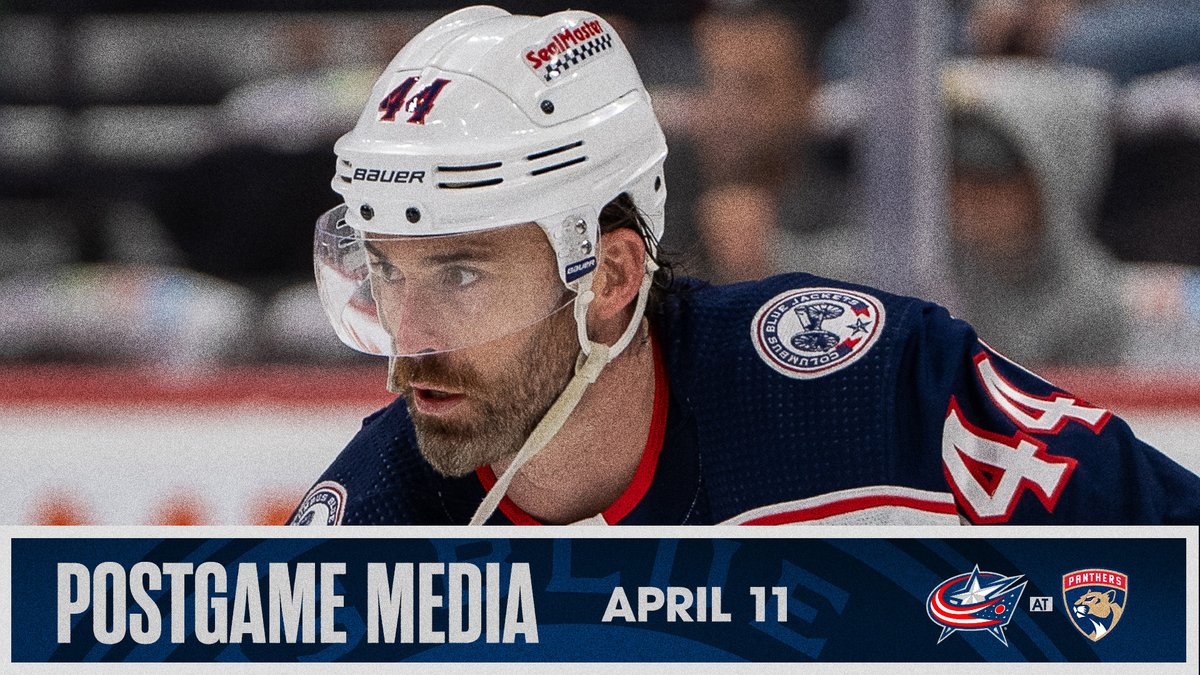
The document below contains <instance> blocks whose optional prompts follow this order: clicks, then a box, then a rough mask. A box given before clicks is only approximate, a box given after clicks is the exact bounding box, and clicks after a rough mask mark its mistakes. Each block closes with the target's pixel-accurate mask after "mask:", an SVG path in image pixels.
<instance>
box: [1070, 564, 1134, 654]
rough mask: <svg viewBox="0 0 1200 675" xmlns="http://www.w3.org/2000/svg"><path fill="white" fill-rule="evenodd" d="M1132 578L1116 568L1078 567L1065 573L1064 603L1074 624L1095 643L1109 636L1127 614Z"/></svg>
mask: <svg viewBox="0 0 1200 675" xmlns="http://www.w3.org/2000/svg"><path fill="white" fill-rule="evenodd" d="M1128 598H1129V577H1128V576H1126V575H1125V574H1122V573H1121V572H1114V571H1112V570H1076V571H1074V572H1068V573H1066V574H1064V575H1063V606H1064V608H1065V609H1066V610H1067V614H1068V615H1069V616H1070V617H1071V623H1073V624H1075V627H1076V628H1078V629H1079V632H1080V633H1083V634H1084V636H1085V637H1087V639H1089V640H1091V641H1092V642H1099V641H1100V638H1102V637H1104V636H1106V635H1108V634H1109V633H1111V632H1112V631H1113V629H1114V628H1116V627H1117V622H1118V621H1120V620H1121V615H1122V614H1124V613H1125V601H1126V600H1127V599H1128Z"/></svg>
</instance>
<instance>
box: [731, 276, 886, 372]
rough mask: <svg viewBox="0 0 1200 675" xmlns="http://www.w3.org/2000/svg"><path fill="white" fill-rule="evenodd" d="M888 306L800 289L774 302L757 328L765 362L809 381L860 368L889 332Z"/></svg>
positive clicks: (757, 318) (849, 294)
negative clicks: (857, 363) (886, 321)
mask: <svg viewBox="0 0 1200 675" xmlns="http://www.w3.org/2000/svg"><path fill="white" fill-rule="evenodd" d="M883 319H884V317H883V305H882V303H880V302H879V300H877V299H875V298H873V297H871V296H870V295H867V294H866V293H859V292H857V291H848V290H843V289H838V288H798V289H795V290H791V291H785V292H783V293H780V294H779V295H777V296H775V297H773V298H771V299H770V300H768V301H767V303H766V304H765V305H763V306H762V307H761V308H759V310H758V313H756V314H755V315H754V321H753V322H752V324H751V339H752V340H753V341H754V349H755V350H756V351H758V355H759V357H760V358H762V360H763V362H764V363H766V364H767V365H768V366H770V367H771V368H774V369H775V370H776V371H777V372H779V373H781V374H783V375H787V376H788V377H791V378H795V379H800V380H808V379H813V378H817V377H821V376H824V375H828V374H829V373H832V372H834V371H836V370H840V369H842V368H845V367H846V366H848V365H850V364H851V363H854V362H855V361H856V360H858V359H859V358H860V357H862V355H863V354H866V353H867V350H869V349H870V348H871V345H873V344H875V341H876V339H878V337H879V335H880V333H882V332H883Z"/></svg>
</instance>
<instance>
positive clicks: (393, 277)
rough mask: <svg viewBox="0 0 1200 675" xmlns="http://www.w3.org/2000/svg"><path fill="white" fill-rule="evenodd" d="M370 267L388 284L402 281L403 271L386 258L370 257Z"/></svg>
mask: <svg viewBox="0 0 1200 675" xmlns="http://www.w3.org/2000/svg"><path fill="white" fill-rule="evenodd" d="M371 267H372V268H373V269H374V271H375V274H376V275H377V276H379V277H380V278H381V279H383V280H384V281H386V282H388V283H389V284H395V283H399V282H402V281H404V273H403V272H401V271H400V268H399V267H396V266H395V265H393V264H391V263H390V262H388V261H386V260H382V259H379V258H372V260H371Z"/></svg>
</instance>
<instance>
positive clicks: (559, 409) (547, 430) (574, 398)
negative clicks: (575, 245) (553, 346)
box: [389, 258, 658, 525]
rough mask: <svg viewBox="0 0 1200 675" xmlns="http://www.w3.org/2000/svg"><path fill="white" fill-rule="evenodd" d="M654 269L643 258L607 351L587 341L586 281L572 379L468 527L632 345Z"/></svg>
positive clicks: (578, 306) (492, 506) (483, 516)
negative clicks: (638, 280)
mask: <svg viewBox="0 0 1200 675" xmlns="http://www.w3.org/2000/svg"><path fill="white" fill-rule="evenodd" d="M657 269H658V266H657V265H656V264H655V263H654V262H653V261H652V260H651V259H649V258H647V259H646V274H645V275H644V276H643V277H642V285H641V287H640V288H639V289H638V297H637V305H636V306H635V307H634V311H633V316H632V317H631V318H630V320H629V325H628V326H626V327H625V332H624V333H622V334H621V337H620V338H619V339H618V340H617V341H616V342H615V343H613V345H612V346H611V347H610V346H608V345H606V344H603V343H600V342H593V341H592V340H591V339H590V338H588V334H587V310H588V306H589V305H590V304H591V302H592V300H593V299H595V297H596V296H595V294H594V293H593V292H592V289H591V277H590V276H589V277H588V281H587V287H586V288H585V289H584V290H583V291H582V292H581V293H580V294H579V295H578V296H576V298H575V326H576V328H577V330H578V336H579V346H580V349H581V350H582V351H581V352H580V354H579V358H578V359H576V361H575V375H574V377H572V378H571V381H570V382H568V383H567V386H566V388H565V389H563V391H562V393H561V394H559V395H558V398H557V399H555V401H554V404H553V405H551V406H550V409H549V410H547V411H546V414H545V415H544V416H543V417H542V420H541V421H540V422H538V424H537V426H536V427H534V429H533V433H531V434H529V438H527V439H526V440H525V444H524V445H522V446H521V449H520V450H518V451H517V454H516V456H515V457H513V460H512V462H511V463H510V464H509V465H508V468H507V469H505V470H504V473H503V474H501V475H500V477H499V478H498V479H496V484H495V485H494V486H492V489H491V490H490V491H488V493H487V496H486V497H484V498H483V501H482V502H480V504H479V508H477V509H475V515H474V516H472V517H471V522H470V523H469V524H470V525H482V524H484V523H485V522H487V519H488V518H491V517H492V514H493V513H494V512H495V511H496V507H497V506H499V505H500V500H501V499H503V498H504V495H505V493H507V492H508V487H509V485H510V484H512V481H513V479H514V478H516V476H517V472H518V471H520V470H521V467H522V466H524V465H525V463H526V462H528V461H529V460H531V459H533V458H534V456H535V455H537V453H539V452H541V451H542V449H543V448H545V447H546V446H547V445H548V444H549V443H550V441H551V440H552V439H553V438H554V435H555V434H557V433H558V431H559V429H562V426H563V424H565V423H566V421H567V418H568V417H570V416H571V413H572V412H574V410H575V407H576V406H577V405H579V401H580V400H581V399H582V398H583V394H584V392H585V391H587V388H588V385H590V384H592V383H594V382H595V381H596V379H597V378H599V377H600V372H601V371H602V370H604V366H606V365H608V364H609V363H611V362H612V360H613V359H615V358H617V356H619V355H620V354H621V352H623V351H624V350H625V348H626V347H628V346H629V343H630V342H632V341H633V336H634V335H635V334H636V333H637V329H638V326H639V325H641V322H642V315H643V314H644V313H645V311H646V299H647V298H648V297H649V295H650V284H651V283H652V282H653V281H654V272H655V270H657ZM389 382H390V378H389Z"/></svg>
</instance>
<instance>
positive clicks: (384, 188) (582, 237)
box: [314, 6, 667, 356]
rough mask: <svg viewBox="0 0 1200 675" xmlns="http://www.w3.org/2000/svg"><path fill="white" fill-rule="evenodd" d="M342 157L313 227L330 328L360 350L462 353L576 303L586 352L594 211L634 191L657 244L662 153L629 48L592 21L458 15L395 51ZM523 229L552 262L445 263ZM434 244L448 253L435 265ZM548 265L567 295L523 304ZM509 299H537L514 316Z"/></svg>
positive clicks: (569, 16) (479, 10) (556, 291)
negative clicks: (334, 195) (463, 249)
mask: <svg viewBox="0 0 1200 675" xmlns="http://www.w3.org/2000/svg"><path fill="white" fill-rule="evenodd" d="M335 151H336V153H337V172H336V175H335V176H334V178H333V188H334V190H335V191H337V192H338V193H339V194H341V195H342V197H343V199H344V201H345V203H344V204H343V205H342V206H339V207H337V208H335V209H333V210H331V211H329V212H327V213H326V214H325V215H323V216H322V217H321V219H320V220H319V221H318V222H317V229H316V235H315V250H314V257H315V268H316V276H317V282H318V288H319V292H320V296H321V300H322V304H323V306H324V308H325V311H326V313H327V314H328V316H329V318H330V321H331V322H332V324H333V326H334V328H335V330H336V331H337V334H338V336H339V337H340V338H341V339H342V341H343V342H345V343H346V344H347V345H349V346H351V347H353V348H355V349H357V350H359V351H363V352H367V353H372V354H380V355H386V356H411V355H416V354H426V353H437V352H445V351H450V350H454V349H459V348H463V347H470V346H474V345H477V344H481V343H483V342H486V341H488V340H491V339H495V338H499V337H503V336H504V335H508V334H511V333H514V332H516V331H518V330H520V329H522V328H525V327H528V326H530V325H532V324H533V323H536V322H537V321H540V320H542V319H544V318H546V317H547V316H549V315H550V314H552V313H554V312H555V311H558V310H560V309H562V308H564V307H565V306H566V305H567V304H569V303H571V302H572V301H573V300H576V318H577V321H579V322H580V331H579V332H580V339H581V343H584V344H583V349H584V351H585V352H587V351H588V345H587V344H586V336H585V329H584V327H583V326H582V323H583V317H584V316H586V314H585V313H586V305H587V301H588V299H590V295H591V294H590V292H589V290H588V289H589V288H590V285H591V279H592V271H593V270H594V269H595V267H596V264H597V260H598V257H597V256H598V253H599V251H598V246H599V243H600V238H599V232H598V222H597V221H598V217H599V213H600V210H601V209H602V208H603V207H604V206H605V205H606V204H607V203H609V201H611V200H612V199H614V198H615V197H617V196H618V195H620V194H621V193H628V194H629V196H630V197H632V199H633V202H634V204H635V205H636V206H637V207H638V209H639V210H640V211H641V212H642V213H643V214H644V215H645V217H646V220H647V224H648V225H649V227H650V230H651V234H652V235H653V237H654V239H655V240H657V239H658V237H660V236H661V235H662V228H663V202H664V200H665V197H666V187H665V185H664V183H663V178H662V163H663V160H664V158H665V157H666V153H667V148H666V142H665V140H664V138H663V134H662V130H661V129H660V128H659V124H658V120H657V119H656V118H655V116H654V111H653V110H652V109H651V106H650V98H649V95H648V94H647V93H646V89H645V87H644V86H643V85H642V82H641V78H640V77H639V76H638V73H637V70H636V68H635V67H634V64H633V60H632V59H631V58H630V56H629V53H628V52H627V50H626V49H625V46H624V44H623V43H622V42H621V39H620V37H618V36H617V34H616V32H615V31H614V30H613V29H612V27H611V26H610V25H609V24H608V23H607V22H606V21H605V20H604V19H602V18H600V17H598V16H596V15H594V14H591V13H588V12H582V11H565V12H559V13H556V14H552V15H550V16H546V17H541V18H538V17H529V16H514V15H511V14H509V13H508V12H505V11H503V10H501V9H498V8H495V7H483V6H481V7H469V8H466V9H462V10H459V11H457V12H453V13H451V14H448V15H447V16H445V17H443V18H441V19H440V20H438V21H436V22H434V23H433V24H432V25H430V26H429V27H428V28H426V29H425V30H423V31H422V32H421V33H419V34H418V35H417V36H416V37H414V38H413V39H412V40H411V41H410V42H409V43H408V44H407V45H406V46H405V47H404V48H403V49H402V50H401V51H400V53H399V54H397V55H396V57H395V58H394V59H393V60H392V62H391V63H390V64H389V65H388V67H387V70H386V71H385V72H384V73H383V75H382V76H381V77H380V78H379V80H378V81H377V82H376V83H375V87H374V89H373V90H372V92H371V98H370V99H369V100H368V102H367V106H366V109H365V110H364V111H363V113H362V116H361V117H360V118H359V120H358V123H357V124H356V126H355V127H354V129H353V130H352V131H351V132H350V133H348V134H346V135H345V136H343V137H342V138H341V139H339V140H338V142H337V144H336V146H335ZM527 223H537V224H538V225H539V226H540V227H541V229H542V230H543V231H544V232H545V234H546V237H547V238H548V240H549V242H550V251H547V252H546V260H545V261H541V260H531V259H521V260H512V259H507V260H506V259H504V258H503V256H500V257H499V258H498V259H496V260H493V261H492V262H493V263H495V264H496V265H497V266H498V267H497V268H494V269H506V270H507V272H506V273H505V274H499V275H497V274H490V273H483V274H481V273H480V271H479V270H478V269H476V268H472V267H469V266H468V267H462V266H454V267H446V266H445V265H443V263H444V262H445V261H446V260H447V259H449V258H453V256H450V255H446V254H445V250H446V249H447V248H450V249H455V248H456V246H455V244H454V242H455V241H459V240H461V241H463V242H468V241H471V240H472V235H476V236H474V241H475V242H476V243H477V244H478V243H479V241H480V236H478V235H483V236H485V237H489V238H488V239H487V240H486V242H485V245H486V246H487V247H489V248H492V249H497V248H503V244H504V242H505V241H506V240H507V239H506V238H507V236H508V234H509V233H513V232H516V231H517V230H516V229H515V228H516V227H519V226H521V225H523V224H527ZM489 231H494V232H492V233H491V234H485V233H488V232H489ZM514 236H515V235H514ZM443 237H457V238H459V239H457V240H452V239H442V238H443ZM435 238H436V239H435ZM443 244H444V245H443ZM435 248H436V249H437V250H439V251H442V253H440V254H439V255H436V256H435V255H430V254H429V252H430V251H431V250H434V249H435ZM467 248H470V247H467ZM551 251H552V252H551ZM393 258H399V259H401V260H402V261H403V264H400V265H396V264H395V263H396V261H395V260H394V259H393ZM455 260H456V261H458V259H455ZM431 261H432V262H431ZM434 264H436V265H437V267H436V268H435V267H434V266H433V265H434ZM406 265H407V266H410V267H411V270H406V269H403V268H404V267H405V266H406ZM538 265H540V266H542V267H543V268H544V269H546V270H549V269H551V266H552V268H553V269H555V270H557V276H558V279H559V281H560V282H561V286H560V285H559V284H552V285H553V286H555V288H553V289H547V288H542V289H537V292H534V293H526V294H522V295H514V294H513V291H514V285H520V284H528V283H531V281H530V279H533V278H545V277H546V276H550V275H548V274H543V275H542V276H540V277H535V276H530V275H527V274H526V275H522V274H521V273H520V272H521V270H520V269H516V268H524V267H530V266H538ZM653 269H654V263H653V262H652V261H651V260H650V259H649V256H648V259H647V274H652V273H653ZM409 271H411V274H410V273H409ZM485 272H487V270H485ZM499 277H504V278H502V279H501V278H499ZM551 279H552V277H551ZM484 281H486V282H487V283H483V282H484ZM493 282H494V283H493ZM488 284H491V285H490V286H489V285H488ZM541 285H542V286H546V285H547V284H546V283H545V282H542V283H541ZM644 294H645V289H643V296H644ZM401 296H403V297H404V298H405V302H407V303H409V305H408V306H407V307H405V308H404V310H403V311H401V310H397V309H396V307H395V305H396V303H397V302H398V298H400V297H401ZM513 297H533V298H536V299H534V300H529V301H528V302H533V303H534V306H515V305H517V303H514V301H512V300H511V298H513ZM641 300H642V302H644V297H643V298H642V299H641ZM385 314H386V315H387V316H386V317H385V316H384V315H385ZM381 317H382V318H381ZM417 324H420V325H417ZM401 333H404V334H405V335H415V336H417V337H415V338H413V339H406V340H403V341H401V340H400V339H399V338H398V335H399V334H401Z"/></svg>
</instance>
